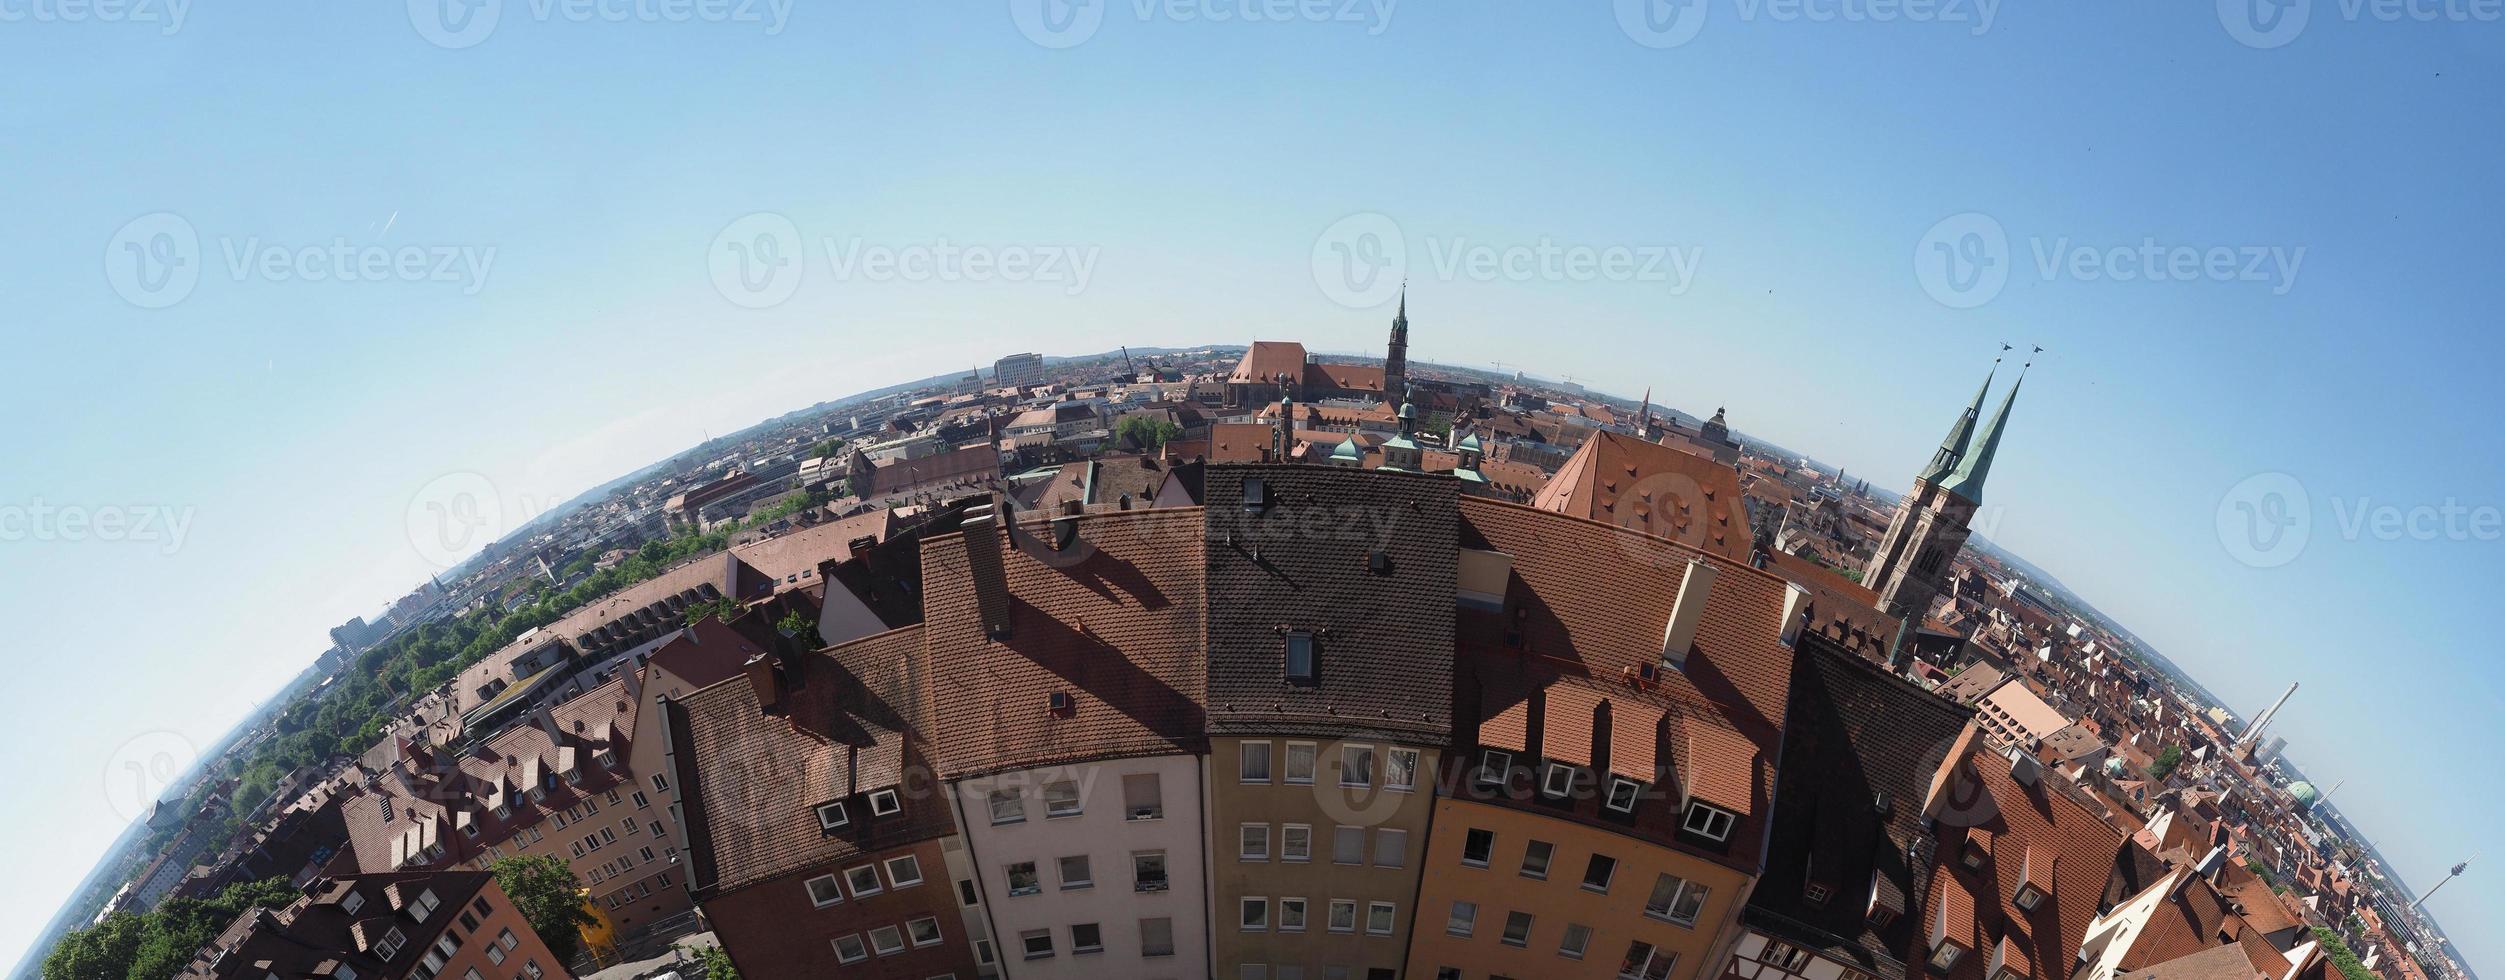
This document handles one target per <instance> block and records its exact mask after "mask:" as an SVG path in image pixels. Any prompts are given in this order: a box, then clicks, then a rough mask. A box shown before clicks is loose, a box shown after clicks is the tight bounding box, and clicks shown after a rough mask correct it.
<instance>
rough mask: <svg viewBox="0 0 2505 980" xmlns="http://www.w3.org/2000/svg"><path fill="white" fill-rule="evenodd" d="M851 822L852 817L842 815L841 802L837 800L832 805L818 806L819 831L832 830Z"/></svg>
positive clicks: (842, 807)
mask: <svg viewBox="0 0 2505 980" xmlns="http://www.w3.org/2000/svg"><path fill="white" fill-rule="evenodd" d="M851 822H852V817H850V816H848V815H846V814H845V813H844V804H843V801H841V800H837V801H835V802H833V803H821V804H818V829H819V830H834V829H836V828H838V827H842V826H843V825H845V824H848V823H851Z"/></svg>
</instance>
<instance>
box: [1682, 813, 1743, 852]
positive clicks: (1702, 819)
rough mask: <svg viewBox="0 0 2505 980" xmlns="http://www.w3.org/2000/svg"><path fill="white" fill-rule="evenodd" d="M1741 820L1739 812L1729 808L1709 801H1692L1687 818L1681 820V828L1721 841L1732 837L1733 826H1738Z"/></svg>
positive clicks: (1699, 835) (1707, 838) (1711, 839)
mask: <svg viewBox="0 0 2505 980" xmlns="http://www.w3.org/2000/svg"><path fill="white" fill-rule="evenodd" d="M1739 822H1740V816H1739V814H1736V813H1732V812H1731V811H1729V810H1725V809H1723V808H1721V807H1718V806H1713V805H1711V804H1707V803H1690V804H1688V807H1687V818H1686V819H1685V820H1682V821H1681V822H1680V824H1679V829H1681V830H1684V831H1687V832H1688V833H1691V834H1695V835H1696V836H1698V837H1702V838H1705V839H1706V840H1710V841H1714V842H1716V843H1721V842H1726V841H1729V840H1730V839H1731V828H1733V827H1735V826H1738V825H1739Z"/></svg>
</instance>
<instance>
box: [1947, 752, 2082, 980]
mask: <svg viewBox="0 0 2505 980" xmlns="http://www.w3.org/2000/svg"><path fill="white" fill-rule="evenodd" d="M1969 731H1971V729H1969ZM1964 741H1965V744H1968V745H1972V744H1974V743H1973V741H1972V740H1971V739H1965V740H1964ZM1950 758H1951V759H1953V760H1955V762H1954V766H1955V768H1954V770H1953V771H1951V772H1950V773H1949V785H1948V787H1947V788H1946V791H1945V792H1944V793H1942V794H1941V795H1940V799H1939V803H1938V805H1939V806H1941V807H1942V810H1941V812H1940V814H1939V817H1938V823H1939V826H1940V830H1939V832H1938V836H1939V841H1940V842H1939V846H1938V850H1937V853H1938V855H1939V867H1938V870H1937V871H1935V872H1934V873H1933V880H1932V888H1931V900H1930V906H1929V908H1927V909H1926V910H1925V913H1924V916H1923V921H1924V923H1925V924H1926V925H1931V924H1935V923H1943V922H1944V923H1945V924H1946V926H1947V928H1948V932H1949V937H1950V938H1952V939H1955V940H1956V941H1957V942H1958V943H1959V944H1960V945H1962V946H1964V947H1965V949H1966V951H1967V952H1966V955H1964V956H1962V957H1960V958H1959V959H1958V961H1957V965H1956V967H1955V968H1954V969H1952V970H1950V971H1949V972H1948V973H1947V974H1945V980H1984V978H1985V977H1986V975H1987V973H1988V970H1989V963H1990V961H1991V960H1992V958H1993V957H1992V952H1993V950H1994V948H1995V947H1997V946H1998V945H1999V944H2000V943H2001V941H2002V940H2003V939H2010V940H2014V941H2015V942H2016V943H2017V945H2018V948H2019V950H2020V951H2022V952H2023V953H2024V954H2025V956H2026V958H2027V959H2028V961H2029V962H2030V963H2033V964H2037V965H2038V966H2039V968H2040V970H2039V973H2038V974H2036V975H2035V980H2051V978H2050V977H2049V976H2047V975H2046V974H2047V973H2066V972H2067V970H2068V967H2069V964H2070V963H2071V960H2072V957H2073V956H2074V954H2075V953H2076V952H2077V951H2078V949H2079V944H2080V941H2081V939H2082V938H2083V937H2084V935H2085V933H2086V930H2087V925H2088V922H2089V920H2091V919H2093V918H2095V916H2096V914H2097V912H2098V907H2097V906H2098V900H2099V899H2100V898H2101V897H2102V896H2103V894H2104V889H2105V885H2106V880H2107V878H2108V877H2109V876H2110V875H2111V873H2112V872H2113V870H2114V865H2115V856H2116V855H2117V854H2119V853H2121V852H2120V850H2119V849H2120V847H2121V846H2122V843H2123V839H2124V838H2123V835H2122V832H2121V831H2118V830H2115V829H2114V828H2112V827H2110V826H2108V825H2106V823H2105V821H2104V819H2103V818H2102V817H2100V816H2098V814H2097V813H2096V812H2095V810H2094V809H2092V808H2091V806H2090V805H2089V804H2088V803H2087V802H2085V801H2083V800H2080V799H2078V798H2077V797H2074V796H2073V795H2072V793H2073V792H2075V790H2070V789H2069V788H2068V787H2067V785H2066V784H2065V783H2063V782H2062V780H2061V777H2059V776H2058V775H2055V774H2053V773H2050V772H2048V771H2040V770H2039V771H2038V774H2037V775H2036V776H2035V778H2034V781H2033V783H2032V784H2028V783H2025V782H2021V781H2020V780H2019V778H2018V777H2017V776H2016V775H2014V774H2013V773H2012V763H2011V761H2010V759H2009V758H2008V757H2006V756H2004V755H2001V754H1999V753H1997V752H1994V751H1989V750H1986V749H1982V748H1980V747H1977V748H1975V749H1974V750H1972V751H1968V752H1962V753H1958V754H1955V755H1952V756H1951V757H1950ZM2025 764H2026V765H2028V766H2033V765H2034V762H2033V760H2032V759H2029V760H2028V761H2027V762H2026V763H2025ZM1974 832H1980V833H1979V834H1974ZM1970 834H1972V835H1973V836H1974V837H1975V839H1988V840H1989V842H1990V850H1989V854H1988V856H1987V857H1986V858H1985V860H1984V862H1983V866H1982V867H1981V868H1980V869H1974V870H1970V869H1968V868H1967V867H1966V866H1965V864H1964V863H1963V860H1962V855H1963V851H1964V848H1965V844H1966V842H1967V841H1968V840H1969V837H1970ZM2030 851H2032V854H2033V857H2032V858H2030ZM2048 859H2049V860H2050V861H2051V862H2052V866H2053V871H2052V894H2050V895H2049V896H2047V897H2046V898H2045V900H2044V901H2043V902H2042V903H2040V904H2039V905H2038V906H2037V907H2036V909H2035V910H2034V911H2032V912H2030V911H2027V910H2025V909H2021V908H2019V907H2018V905H2017V901H2016V897H2017V894H2018V891H2019V885H2020V884H2022V883H2024V882H2025V881H2026V880H2027V876H2028V869H2029V868H2030V866H2031V865H2032V864H2034V863H2035V862H2040V861H2044V860H2048ZM1943 913H1946V914H1945V915H1943ZM1969 919H1970V921H1965V920H1969ZM1923 938H1924V939H1925V946H1924V952H1926V953H1927V952H1928V948H1929V947H1928V938H1929V935H1928V934H1926V935H1925V936H1924V937H1923Z"/></svg>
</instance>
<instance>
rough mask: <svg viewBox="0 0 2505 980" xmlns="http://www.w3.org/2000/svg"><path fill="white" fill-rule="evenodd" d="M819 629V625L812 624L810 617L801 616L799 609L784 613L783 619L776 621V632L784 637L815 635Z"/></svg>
mask: <svg viewBox="0 0 2505 980" xmlns="http://www.w3.org/2000/svg"><path fill="white" fill-rule="evenodd" d="M817 629H818V624H816V623H812V622H810V621H809V617H807V616H803V615H801V614H800V610H797V609H794V610H792V611H790V612H787V613H784V614H783V618H781V619H778V620H775V621H774V631H775V632H777V633H781V634H783V635H784V636H795V637H796V636H803V635H806V634H809V633H815V632H817Z"/></svg>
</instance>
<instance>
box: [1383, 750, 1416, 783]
mask: <svg viewBox="0 0 2505 980" xmlns="http://www.w3.org/2000/svg"><path fill="white" fill-rule="evenodd" d="M1383 758H1384V763H1383V788H1384V789H1395V790H1400V791H1402V792H1407V791H1409V790H1413V789H1416V788H1418V750H1416V749H1393V750H1391V751H1389V752H1386V753H1384V755H1383Z"/></svg>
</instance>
